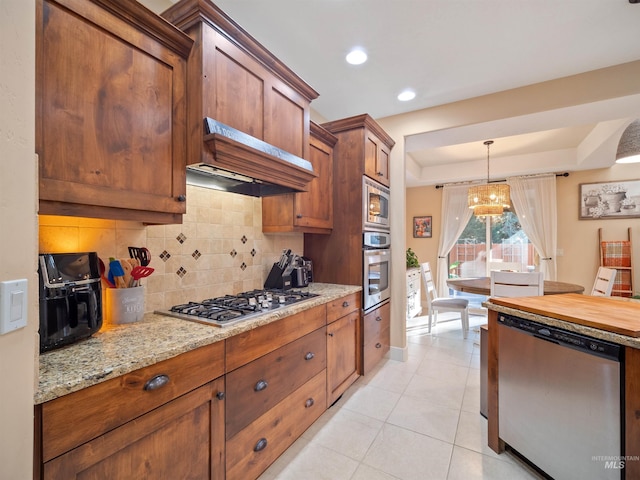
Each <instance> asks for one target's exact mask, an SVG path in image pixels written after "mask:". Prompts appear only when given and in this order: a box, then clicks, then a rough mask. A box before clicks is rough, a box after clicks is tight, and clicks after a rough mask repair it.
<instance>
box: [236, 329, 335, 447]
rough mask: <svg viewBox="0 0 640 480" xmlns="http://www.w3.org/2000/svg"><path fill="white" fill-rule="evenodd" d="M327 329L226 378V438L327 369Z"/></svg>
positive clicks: (297, 341) (266, 356) (256, 361)
mask: <svg viewBox="0 0 640 480" xmlns="http://www.w3.org/2000/svg"><path fill="white" fill-rule="evenodd" d="M326 338H327V329H326V327H322V328H319V329H318V330H316V331H315V332H313V333H310V334H308V335H305V336H304V337H302V338H299V339H298V340H296V341H294V342H291V343H289V344H288V345H285V346H284V347H280V348H279V349H278V350H276V351H274V352H271V353H269V354H267V355H265V356H263V357H261V358H259V359H257V360H254V361H253V362H251V363H249V364H248V365H245V366H244V367H241V368H238V369H237V370H234V371H233V372H230V373H228V374H227V389H226V394H225V396H226V437H227V438H231V437H233V436H234V435H235V434H236V433H238V432H239V431H240V430H242V429H243V428H244V427H246V426H247V425H248V424H249V423H251V422H252V421H253V420H254V419H256V418H257V417H259V416H260V415H262V414H263V413H264V412H266V411H267V410H269V409H270V408H272V407H273V406H274V405H276V404H277V403H278V402H280V401H281V400H282V399H283V398H285V397H286V396H287V395H289V394H290V393H291V392H292V391H294V390H295V389H297V388H298V387H300V386H301V385H303V384H304V383H305V382H307V381H308V380H309V379H310V378H312V377H313V376H315V375H316V374H317V373H318V372H320V371H324V370H325V368H326V367H327V343H326V342H327V341H326Z"/></svg>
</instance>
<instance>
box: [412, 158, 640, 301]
mask: <svg viewBox="0 0 640 480" xmlns="http://www.w3.org/2000/svg"><path fill="white" fill-rule="evenodd" d="M633 179H640V165H638V164H636V165H614V166H613V167H611V168H606V169H599V170H584V171H579V172H571V174H570V175H569V176H568V177H558V178H557V180H556V186H557V198H558V250H559V251H561V252H562V254H561V255H558V256H557V264H558V280H559V281H564V282H569V283H577V284H579V285H582V286H584V287H585V291H590V290H591V287H592V285H593V279H594V278H595V274H596V271H597V269H598V266H599V262H600V256H599V250H598V228H602V229H603V239H604V240H626V239H627V229H628V228H629V227H631V230H632V233H631V235H632V241H633V245H634V249H633V254H634V256H633V265H634V266H635V271H634V273H635V275H634V291H635V292H636V293H640V272H639V271H638V269H639V268H640V218H638V219H636V218H633V219H598V220H579V219H578V208H579V202H580V199H579V185H580V184H581V183H593V182H607V181H620V180H633ZM406 198H407V207H406V208H407V216H406V225H405V226H406V229H405V230H406V239H407V241H406V243H407V248H411V249H412V250H413V251H414V252H415V253H416V255H417V256H418V259H419V260H420V261H421V262H426V261H428V262H431V264H432V265H436V260H437V256H438V239H439V236H440V225H441V223H442V220H441V212H440V209H441V205H442V190H441V189H436V188H435V187H434V186H428V187H416V188H408V189H407V191H406ZM422 215H432V216H433V238H413V232H412V225H413V217H414V216H422ZM423 295H424V293H423Z"/></svg>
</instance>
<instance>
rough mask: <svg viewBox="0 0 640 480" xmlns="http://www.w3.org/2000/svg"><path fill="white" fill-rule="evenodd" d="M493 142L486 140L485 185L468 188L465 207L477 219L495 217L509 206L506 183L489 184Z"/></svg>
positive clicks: (508, 193)
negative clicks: (490, 152) (466, 206)
mask: <svg viewBox="0 0 640 480" xmlns="http://www.w3.org/2000/svg"><path fill="white" fill-rule="evenodd" d="M492 143H493V140H487V141H486V142H484V144H485V145H486V146H487V183H485V184H483V185H473V186H471V187H469V193H468V194H467V205H469V208H472V209H473V214H474V215H475V216H477V217H496V216H500V215H502V214H503V213H504V209H505V208H509V207H510V206H511V193H510V189H509V185H507V184H506V183H489V146H490V145H491V144H492Z"/></svg>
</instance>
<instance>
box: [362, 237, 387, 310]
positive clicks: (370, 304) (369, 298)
mask: <svg viewBox="0 0 640 480" xmlns="http://www.w3.org/2000/svg"><path fill="white" fill-rule="evenodd" d="M362 256H363V266H362V267H363V285H362V297H363V298H362V304H363V309H364V311H365V312H366V311H368V310H371V309H373V308H376V307H378V306H379V305H380V304H381V303H383V302H385V301H387V300H389V299H390V298H391V282H390V279H389V278H388V279H387V280H389V282H388V287H387V288H386V289H384V290H383V291H381V292H380V293H377V294H375V295H369V293H368V292H369V287H368V285H367V278H368V276H369V263H370V262H368V261H367V259H368V258H374V257H383V258H386V260H387V262H388V263H389V272H388V273H387V275H390V274H391V250H390V249H389V248H381V249H376V250H368V249H363V251H362Z"/></svg>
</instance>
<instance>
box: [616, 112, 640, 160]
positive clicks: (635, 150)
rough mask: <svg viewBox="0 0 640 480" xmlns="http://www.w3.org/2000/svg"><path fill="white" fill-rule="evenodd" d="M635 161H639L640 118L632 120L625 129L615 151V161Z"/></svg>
mask: <svg viewBox="0 0 640 480" xmlns="http://www.w3.org/2000/svg"><path fill="white" fill-rule="evenodd" d="M636 162H640V120H634V121H633V122H631V124H630V125H629V126H628V127H627V128H626V129H625V131H624V132H623V133H622V136H621V137H620V142H619V143H618V151H617V152H616V163H636Z"/></svg>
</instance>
